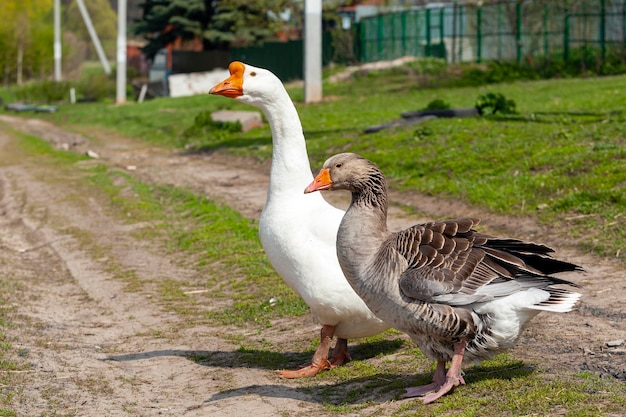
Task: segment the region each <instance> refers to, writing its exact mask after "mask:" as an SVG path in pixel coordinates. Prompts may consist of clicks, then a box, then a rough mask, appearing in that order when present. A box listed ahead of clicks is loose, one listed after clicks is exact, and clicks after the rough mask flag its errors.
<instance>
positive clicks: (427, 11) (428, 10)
mask: <svg viewBox="0 0 626 417" xmlns="http://www.w3.org/2000/svg"><path fill="white" fill-rule="evenodd" d="M430 41H431V38H430V9H426V53H425V54H424V56H431V55H432V50H431V47H430Z"/></svg>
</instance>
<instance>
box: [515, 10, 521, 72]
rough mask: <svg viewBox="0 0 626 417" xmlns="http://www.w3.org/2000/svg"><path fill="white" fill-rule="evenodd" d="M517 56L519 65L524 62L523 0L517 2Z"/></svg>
mask: <svg viewBox="0 0 626 417" xmlns="http://www.w3.org/2000/svg"><path fill="white" fill-rule="evenodd" d="M515 44H516V45H515V56H516V58H517V65H519V64H520V63H521V62H522V2H521V1H520V0H517V3H516V4H515Z"/></svg>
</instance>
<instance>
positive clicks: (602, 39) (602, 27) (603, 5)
mask: <svg viewBox="0 0 626 417" xmlns="http://www.w3.org/2000/svg"><path fill="white" fill-rule="evenodd" d="M600 53H601V56H602V62H604V60H605V58H606V0H600Z"/></svg>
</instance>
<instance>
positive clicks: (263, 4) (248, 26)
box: [133, 0, 289, 58]
mask: <svg viewBox="0 0 626 417" xmlns="http://www.w3.org/2000/svg"><path fill="white" fill-rule="evenodd" d="M288 2H289V0H257V1H254V2H251V1H249V0H146V1H145V3H144V4H143V7H144V14H143V18H142V19H140V20H138V21H137V22H136V24H135V25H134V28H133V32H134V34H136V35H143V36H144V37H145V38H146V39H147V40H148V44H147V45H146V46H145V47H144V49H143V51H144V53H145V54H146V55H147V56H148V57H149V58H153V57H154V55H155V54H156V53H157V52H158V51H159V50H160V49H162V48H164V47H166V46H167V45H170V44H172V43H174V42H180V41H182V42H188V41H197V42H201V44H202V49H205V50H208V49H222V48H225V47H227V46H229V45H237V46H239V45H249V44H254V43H257V42H259V41H262V40H265V39H268V38H272V37H274V36H275V33H276V31H277V30H278V29H279V28H280V22H281V21H280V19H278V15H279V13H280V12H282V11H283V10H285V8H286V5H287V4H288Z"/></svg>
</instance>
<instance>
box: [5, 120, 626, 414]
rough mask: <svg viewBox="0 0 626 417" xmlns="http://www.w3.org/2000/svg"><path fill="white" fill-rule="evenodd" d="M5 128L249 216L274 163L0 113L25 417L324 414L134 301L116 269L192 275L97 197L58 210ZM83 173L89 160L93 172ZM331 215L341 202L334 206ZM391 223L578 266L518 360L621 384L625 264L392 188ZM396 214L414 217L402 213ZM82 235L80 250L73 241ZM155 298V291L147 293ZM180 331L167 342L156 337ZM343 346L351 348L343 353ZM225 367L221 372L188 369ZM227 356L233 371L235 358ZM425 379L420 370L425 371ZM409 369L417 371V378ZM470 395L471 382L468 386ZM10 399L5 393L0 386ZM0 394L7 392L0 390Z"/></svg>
mask: <svg viewBox="0 0 626 417" xmlns="http://www.w3.org/2000/svg"><path fill="white" fill-rule="evenodd" d="M15 131H22V132H25V133H29V134H32V135H36V136H39V137H42V138H44V139H46V140H48V141H50V142H51V143H53V144H54V145H55V146H56V147H58V148H63V149H69V150H73V151H77V152H86V151H87V150H90V151H92V152H95V153H97V155H98V156H99V163H100V162H102V161H104V162H105V163H107V164H110V165H112V166H117V167H119V168H121V169H124V170H126V171H127V172H128V173H129V174H131V175H133V176H136V177H137V178H139V179H141V180H142V181H145V182H147V183H154V184H171V185H175V186H179V187H184V188H187V189H191V190H193V191H195V192H197V193H199V194H203V195H206V196H208V197H209V198H212V199H215V200H218V201H220V202H223V203H226V204H228V205H230V206H231V207H233V208H235V209H237V210H238V211H239V212H240V213H241V214H242V215H244V216H246V217H249V218H252V219H257V218H258V216H259V214H260V212H261V208H262V206H263V204H264V201H265V190H266V187H267V184H268V173H269V165H268V164H263V165H261V164H257V163H254V162H251V161H249V160H242V159H238V158H234V157H232V156H228V155H225V154H220V153H211V154H186V153H183V152H181V151H176V150H168V149H163V148H159V147H155V146H152V145H149V144H146V143H145V142H141V141H138V140H132V139H128V138H123V137H119V136H115V135H111V134H110V133H107V134H106V135H105V134H104V133H101V132H97V131H92V132H89V140H87V139H86V138H85V137H84V136H82V135H80V134H76V133H71V132H67V131H64V130H62V129H59V128H57V127H55V126H53V125H51V124H49V123H47V122H45V121H41V120H36V119H29V120H25V119H22V118H16V117H11V116H5V115H0V275H1V276H2V278H3V280H5V281H11V280H13V281H14V282H15V283H16V285H17V286H18V288H19V299H16V300H13V301H12V302H11V304H10V305H6V306H0V308H10V309H11V311H12V312H13V315H12V317H13V318H12V321H13V322H14V323H15V326H13V327H12V328H9V329H6V333H7V334H8V335H9V337H10V341H11V343H12V344H13V346H14V347H16V348H17V349H18V350H19V352H20V356H21V357H22V358H23V359H24V361H26V362H28V363H30V364H31V367H30V369H28V370H26V371H23V375H22V377H23V379H22V380H21V383H23V384H24V385H23V386H24V387H25V388H24V390H22V391H20V392H18V393H16V407H17V409H18V411H19V415H24V416H35V415H80V416H124V415H141V416H213V415H215V416H218V415H229V416H233V417H235V416H250V415H254V416H255V417H263V416H279V415H290V416H309V415H330V413H328V412H326V411H325V410H324V406H323V404H322V403H321V401H320V399H319V398H318V397H316V396H315V395H313V394H312V393H310V392H308V391H307V390H306V389H299V388H301V387H303V386H307V384H310V382H302V381H291V380H283V379H280V378H279V377H278V376H277V375H275V373H274V372H273V370H272V369H266V368H262V367H249V366H248V365H246V364H245V363H243V364H241V363H238V362H237V361H236V360H234V358H235V357H236V350H237V349H238V345H237V344H236V343H231V342H229V339H228V338H224V337H222V335H223V334H225V333H229V332H235V331H240V332H241V331H245V329H244V330H241V329H239V330H233V329H230V328H226V327H219V326H213V327H211V326H206V325H202V326H194V325H190V324H188V323H185V324H184V325H183V322H182V321H183V320H184V318H182V317H180V316H178V315H176V314H172V313H168V312H166V311H164V309H163V308H162V306H161V305H160V304H159V302H158V300H157V298H158V295H156V294H155V296H154V297H151V296H150V294H148V295H146V293H145V292H142V293H137V292H133V291H128V290H127V289H126V287H125V285H126V284H125V283H124V282H121V281H120V280H119V279H114V278H113V273H112V266H115V267H116V268H118V269H119V268H121V269H128V270H132V271H136V274H138V275H139V278H140V279H145V280H150V279H152V280H158V279H159V278H162V277H172V276H176V277H185V276H188V277H192V276H194V275H195V274H197V271H194V270H193V269H189V268H186V267H185V266H184V265H185V263H184V262H180V259H176V256H180V255H167V254H164V253H162V251H160V250H159V247H158V245H156V244H153V243H152V242H151V241H150V240H145V241H144V240H141V241H139V240H137V238H135V237H132V236H131V234H130V232H131V231H132V230H133V228H134V227H139V226H140V225H132V226H129V225H128V224H127V223H122V222H120V221H119V220H118V219H116V218H114V217H112V216H110V215H107V209H106V207H105V205H106V204H107V202H106V201H99V200H98V199H95V198H91V197H90V196H89V195H85V196H83V197H82V198H78V199H71V200H68V199H67V198H64V196H66V195H67V194H68V193H70V192H71V190H68V189H67V187H68V185H67V184H68V183H67V182H64V181H63V180H62V178H61V179H59V178H58V176H59V174H58V173H57V172H54V171H53V168H50V167H46V166H43V165H39V164H37V163H36V161H32V160H28V159H21V158H18V157H16V156H15V155H18V153H16V148H15V146H14V143H15ZM87 163H88V162H87ZM329 198H332V201H333V202H335V203H336V204H338V205H345V204H346V200H345V199H341V198H338V197H337V196H335V195H332V196H330V197H329ZM391 198H392V201H393V202H394V207H393V209H392V210H391V213H390V218H391V219H393V221H392V227H393V228H399V227H403V226H407V225H410V224H413V223H416V222H419V221H423V220H426V219H429V218H443V217H457V216H475V217H480V218H481V219H483V220H482V224H483V225H484V226H483V230H487V231H490V232H493V233H501V234H507V235H509V236H512V237H518V238H523V239H528V240H533V241H541V242H543V243H546V244H548V245H550V246H552V247H554V248H555V249H556V250H557V255H558V256H559V257H561V258H563V259H565V260H568V261H571V262H574V263H576V264H579V265H581V266H583V267H584V268H585V272H584V273H579V274H569V275H568V276H564V278H566V279H571V280H572V281H574V282H577V283H578V284H580V285H582V286H583V292H584V297H583V300H582V302H581V304H580V307H579V308H578V309H577V310H576V311H574V312H572V313H569V314H560V315H559V314H545V313H544V314H542V315H540V316H538V317H537V319H535V321H534V322H533V324H532V325H531V327H530V328H529V329H528V330H527V332H526V334H525V336H524V338H523V340H522V343H521V344H520V345H519V346H518V347H517V348H515V349H514V350H513V351H512V355H514V356H515V357H517V358H519V359H522V360H524V361H529V362H533V363H540V364H541V367H542V369H545V370H546V371H547V372H555V373H556V372H558V371H559V370H563V369H568V370H571V371H579V370H589V371H591V372H593V373H597V374H600V375H602V376H604V377H606V378H618V379H621V380H624V381H626V345H625V344H622V345H621V346H607V342H612V341H615V340H620V339H621V340H624V339H626V325H625V324H624V323H625V320H626V304H625V302H624V300H625V299H626V279H625V277H624V271H623V265H620V264H619V263H618V262H616V261H615V260H612V259H600V258H597V257H594V256H591V255H589V254H585V253H582V252H581V251H580V250H577V249H576V246H575V243H576V241H575V240H574V239H572V238H570V237H568V236H567V231H566V230H560V229H558V228H550V227H547V226H543V225H539V224H537V223H536V222H535V221H533V220H532V219H529V218H512V217H506V216H497V215H494V214H492V213H485V212H482V211H481V210H480V209H477V208H475V207H470V206H467V205H466V204H463V203H461V202H458V201H454V200H440V199H437V198H433V197H427V196H423V195H420V194H418V193H399V192H392V195H391ZM403 206H409V207H414V208H415V210H416V212H417V213H419V214H411V215H407V212H406V210H404V209H403V208H402V207H403ZM70 228H71V229H72V230H74V231H76V230H79V231H81V233H82V234H84V235H85V236H87V239H89V240H90V242H91V245H90V247H92V248H93V247H100V248H106V250H103V251H102V252H101V253H97V251H93V250H87V249H86V248H85V247H84V245H82V244H81V242H80V241H78V240H76V238H75V237H73V236H77V233H72V234H70V233H67V230H68V229H70ZM155 291H156V290H155ZM281 326H283V327H284V326H287V327H292V328H293V331H292V332H276V331H272V329H268V330H267V332H266V333H263V334H260V335H259V338H262V337H265V338H268V339H269V338H271V339H272V341H273V342H275V343H277V344H280V338H283V339H286V338H293V337H298V338H303V339H304V338H306V339H312V338H316V337H317V335H318V334H319V332H318V330H319V326H318V325H317V324H316V323H313V322H312V320H310V319H309V318H302V317H300V318H294V319H291V320H287V321H286V322H281ZM172 332H175V334H176V337H175V338H171V337H164V336H163V335H164V334H168V333H172ZM351 346H354V344H352V345H351ZM194 355H203V356H205V357H213V358H221V360H220V361H215V365H212V364H207V363H202V362H199V361H194V360H192V359H190V358H191V357H193V356H194ZM231 358H232V359H233V360H232V363H231V361H230V359H231ZM424 371H425V370H421V372H424ZM416 372H418V370H416ZM470 383H471V382H470ZM5 388H6V387H5ZM0 389H2V387H0ZM398 394H400V393H397V392H392V393H389V394H388V395H387V396H385V397H381V398H373V399H371V400H373V401H374V403H375V404H378V406H373V407H372V408H370V409H368V412H367V414H371V415H374V414H376V415H388V414H387V413H391V412H392V411H393V410H394V409H397V406H398V404H402V403H403V402H405V401H412V400H402V401H399V400H396V398H397V395H398Z"/></svg>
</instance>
